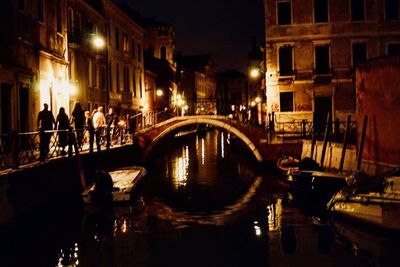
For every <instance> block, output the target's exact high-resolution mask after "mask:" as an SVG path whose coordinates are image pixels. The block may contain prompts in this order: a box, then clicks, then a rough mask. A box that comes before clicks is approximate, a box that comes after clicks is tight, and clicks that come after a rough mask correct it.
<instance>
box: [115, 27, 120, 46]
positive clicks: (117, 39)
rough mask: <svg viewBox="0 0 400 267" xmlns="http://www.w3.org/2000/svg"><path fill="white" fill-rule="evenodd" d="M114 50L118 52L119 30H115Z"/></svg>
mask: <svg viewBox="0 0 400 267" xmlns="http://www.w3.org/2000/svg"><path fill="white" fill-rule="evenodd" d="M115 49H117V50H119V29H118V28H117V27H116V28H115Z"/></svg>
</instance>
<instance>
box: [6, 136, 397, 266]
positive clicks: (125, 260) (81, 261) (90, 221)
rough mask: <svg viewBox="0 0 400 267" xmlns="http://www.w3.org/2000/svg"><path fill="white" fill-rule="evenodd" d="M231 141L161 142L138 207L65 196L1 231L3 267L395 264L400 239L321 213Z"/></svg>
mask: <svg viewBox="0 0 400 267" xmlns="http://www.w3.org/2000/svg"><path fill="white" fill-rule="evenodd" d="M226 138H227V133H225V132H222V131H210V132H208V133H207V134H206V135H205V136H192V137H185V138H180V139H179V140H170V141H169V142H168V143H166V144H164V145H163V146H161V147H159V148H158V151H159V152H160V153H159V156H157V157H156V158H155V159H154V160H152V162H151V164H149V166H147V170H148V172H149V176H148V178H147V180H146V181H145V183H144V184H143V188H142V190H141V192H140V193H141V194H140V196H139V197H138V200H137V201H136V202H135V203H134V204H133V205H132V207H129V206H126V207H114V208H113V209H101V210H88V209H84V208H83V206H82V205H81V204H80V203H79V201H74V200H73V199H68V201H65V202H64V201H61V202H60V203H51V205H49V207H44V208H43V209H42V210H40V211H37V213H35V216H33V217H32V218H30V219H27V220H24V221H22V222H19V223H18V224H15V225H13V226H11V227H10V228H8V229H2V231H1V232H0V237H1V239H0V242H1V244H0V248H1V250H0V266H90V267H92V266H176V267H178V266H179V267H180V266H182V267H183V266H185V267H186V266H399V260H398V257H396V256H397V254H398V253H399V252H400V245H399V243H400V241H399V239H398V238H396V237H389V236H388V235H385V234H380V233H379V232H371V231H370V230H365V228H360V227H358V226H357V227H356V226H354V225H351V224H349V223H344V222H340V223H339V222H338V221H330V222H329V223H328V221H326V220H325V219H321V218H320V217H319V216H320V214H319V213H315V210H314V209H312V208H311V207H314V206H317V207H321V206H323V205H321V203H318V201H319V199H311V198H310V196H307V195H306V196H304V195H300V196H299V195H297V194H294V192H288V191H287V190H286V188H285V187H283V186H282V185H281V184H280V183H278V182H277V180H276V179H275V178H274V177H273V176H272V174H268V173H262V174H260V173H259V171H258V170H259V169H258V168H257V166H255V164H254V163H255V162H254V160H253V159H252V157H251V155H250V154H249V153H248V152H246V151H243V150H242V149H241V148H240V146H236V147H233V148H232V147H230V146H229V145H228V144H227V143H226ZM315 204H317V205H315ZM322 204H323V203H322Z"/></svg>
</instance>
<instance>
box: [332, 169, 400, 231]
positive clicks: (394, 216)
mask: <svg viewBox="0 0 400 267" xmlns="http://www.w3.org/2000/svg"><path fill="white" fill-rule="evenodd" d="M327 207H328V210H330V211H331V212H332V213H333V214H338V215H342V216H345V217H349V218H352V219H355V220H357V221H360V222H364V223H365V222H366V223H369V224H372V225H375V226H379V227H382V228H385V229H393V230H400V220H399V218H400V169H394V170H391V171H389V172H386V173H382V174H381V175H378V176H374V177H371V176H368V175H366V174H365V173H361V174H360V173H359V174H356V176H355V177H354V178H353V180H352V179H350V182H349V186H347V187H345V188H343V189H342V190H340V191H339V192H337V193H336V194H335V195H334V196H333V197H332V199H331V200H330V201H329V203H328V205H327Z"/></svg>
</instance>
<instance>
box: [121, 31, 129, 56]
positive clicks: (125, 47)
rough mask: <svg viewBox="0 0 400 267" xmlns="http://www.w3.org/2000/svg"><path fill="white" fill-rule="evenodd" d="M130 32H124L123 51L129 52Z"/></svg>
mask: <svg viewBox="0 0 400 267" xmlns="http://www.w3.org/2000/svg"><path fill="white" fill-rule="evenodd" d="M128 49H129V48H128V34H126V33H123V34H122V51H124V52H128Z"/></svg>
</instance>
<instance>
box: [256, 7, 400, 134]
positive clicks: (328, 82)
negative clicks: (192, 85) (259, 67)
mask: <svg viewBox="0 0 400 267" xmlns="http://www.w3.org/2000/svg"><path fill="white" fill-rule="evenodd" d="M264 3H265V25H266V75H265V77H266V87H267V88H266V92H267V93H266V94H267V112H268V113H274V114H275V115H276V117H275V122H282V121H293V120H299V119H307V120H314V122H315V127H317V128H318V129H319V130H322V129H323V128H324V124H325V123H326V118H327V114H328V113H330V114H331V119H339V120H341V121H343V120H345V118H346V117H347V115H348V114H352V115H354V110H355V85H354V68H355V67H356V65H357V64H358V63H360V62H363V61H365V60H367V59H370V58H374V57H378V56H382V55H386V54H388V53H393V52H394V51H398V50H399V47H400V21H399V1H398V0H334V1H333V0H265V1H264Z"/></svg>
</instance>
